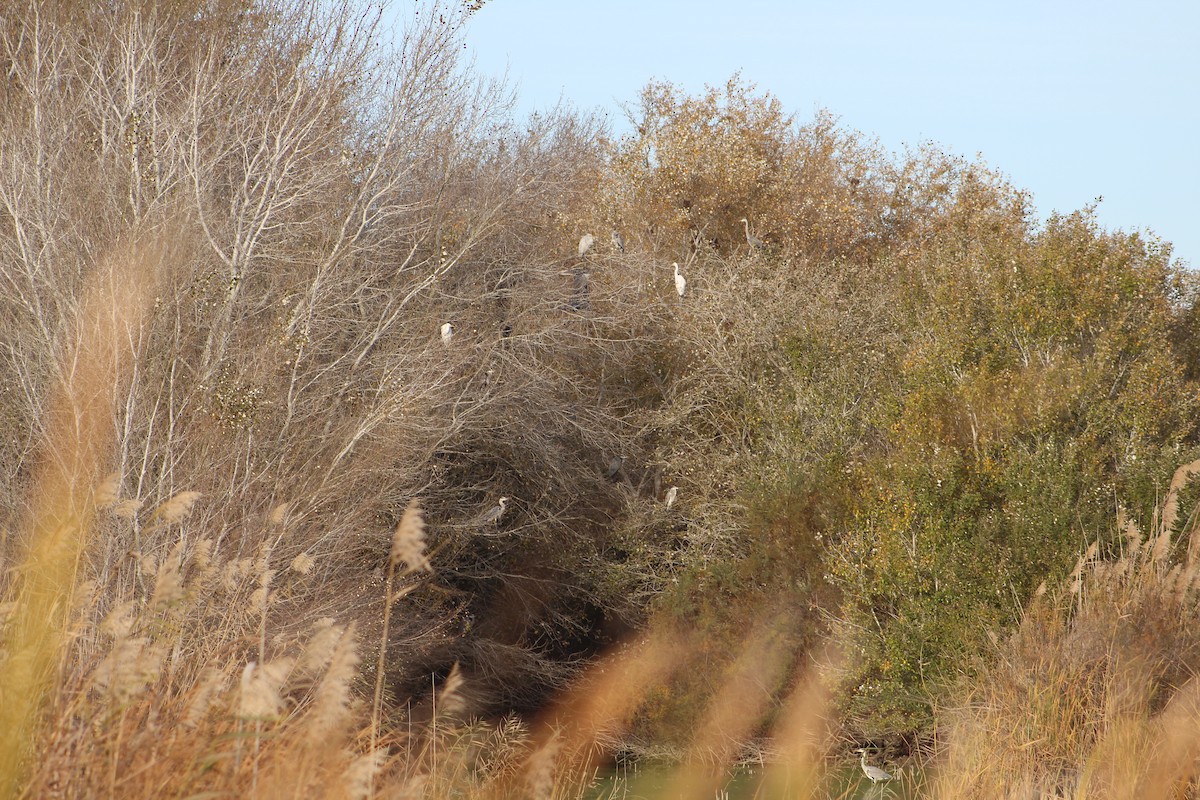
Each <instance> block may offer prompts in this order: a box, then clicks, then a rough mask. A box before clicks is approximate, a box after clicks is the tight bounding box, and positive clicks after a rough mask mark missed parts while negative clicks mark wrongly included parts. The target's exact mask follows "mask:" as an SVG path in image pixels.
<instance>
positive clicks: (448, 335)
mask: <svg viewBox="0 0 1200 800" xmlns="http://www.w3.org/2000/svg"><path fill="white" fill-rule="evenodd" d="M453 338H454V326H453V325H451V324H450V323H449V322H443V323H442V344H444V345H446V346H447V347H449V346H450V340H451V339H453Z"/></svg>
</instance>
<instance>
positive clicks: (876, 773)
mask: <svg viewBox="0 0 1200 800" xmlns="http://www.w3.org/2000/svg"><path fill="white" fill-rule="evenodd" d="M857 752H859V753H862V758H861V759H860V760H859V762H858V763H859V765H860V766H861V767H862V771H863V775H866V776H867V777H868V778H870V780H871V783H879V782H880V781H890V780H891V779H892V776H891V775H889V774H888V773H886V772H884V771H883V770H881V769H880V768H879V767H875V766H872V765H870V764H868V763H867V751H866V748H863V747H860V748H858V750H857Z"/></svg>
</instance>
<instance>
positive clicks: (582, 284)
mask: <svg viewBox="0 0 1200 800" xmlns="http://www.w3.org/2000/svg"><path fill="white" fill-rule="evenodd" d="M591 282H592V273H590V272H588V271H587V270H586V269H575V270H572V271H571V308H573V309H575V310H576V311H584V310H586V309H587V308H588V307H589V306H590V303H589V302H588V287H589V286H590V285H591Z"/></svg>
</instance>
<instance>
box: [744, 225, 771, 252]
mask: <svg viewBox="0 0 1200 800" xmlns="http://www.w3.org/2000/svg"><path fill="white" fill-rule="evenodd" d="M739 222H741V223H742V227H743V228H745V229H746V244H748V245H750V249H751V250H762V249H763V248H764V247H766V246H767V245H766V244H765V243H764V242H763V240H762V239H760V238H758V237H757V236H755V235H754V234H753V233H751V232H750V220H748V219H746V218H745V217H742V218H741V219H740V220H739Z"/></svg>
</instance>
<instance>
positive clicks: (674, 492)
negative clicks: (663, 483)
mask: <svg viewBox="0 0 1200 800" xmlns="http://www.w3.org/2000/svg"><path fill="white" fill-rule="evenodd" d="M678 497H679V487H678V486H672V487H671V488H670V489H667V508H670V507H671V506H673V505H675V499H676V498H678Z"/></svg>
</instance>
